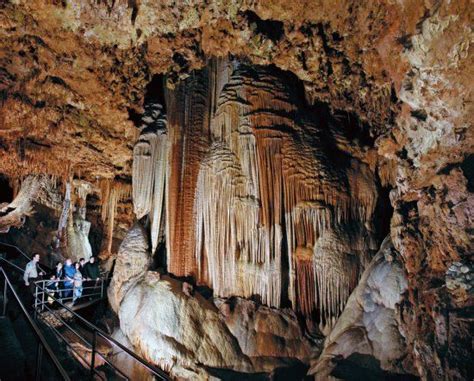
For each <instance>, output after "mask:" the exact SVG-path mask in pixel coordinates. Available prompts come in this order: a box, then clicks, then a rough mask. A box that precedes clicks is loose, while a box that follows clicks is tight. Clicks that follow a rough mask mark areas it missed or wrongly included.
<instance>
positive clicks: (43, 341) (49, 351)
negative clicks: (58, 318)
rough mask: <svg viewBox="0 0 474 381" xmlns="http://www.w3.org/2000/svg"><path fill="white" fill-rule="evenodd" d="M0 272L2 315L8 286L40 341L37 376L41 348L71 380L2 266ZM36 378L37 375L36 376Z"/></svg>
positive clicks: (60, 371)
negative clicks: (2, 279)
mask: <svg viewBox="0 0 474 381" xmlns="http://www.w3.org/2000/svg"><path fill="white" fill-rule="evenodd" d="M0 272H1V273H2V274H3V276H4V278H5V285H4V294H3V298H4V299H3V303H4V307H3V312H4V316H5V312H6V303H7V298H6V296H7V286H8V288H10V291H11V292H12V294H13V296H14V297H15V300H16V302H17V303H18V305H19V306H20V308H21V310H22V312H23V315H25V317H26V319H27V320H28V322H29V323H30V325H31V327H32V328H33V331H34V333H35V335H36V336H37V337H38V339H39V341H40V345H39V346H38V358H37V369H36V374H37V376H38V375H39V373H40V372H41V357H42V353H43V348H44V349H45V350H46V353H47V354H48V357H49V358H50V359H51V361H52V362H53V364H54V366H55V368H56V369H57V370H58V372H59V373H60V374H61V377H62V378H63V379H64V380H71V378H70V377H69V376H68V374H67V373H66V371H65V370H64V368H63V367H62V366H61V363H60V362H59V359H58V358H57V357H56V355H55V354H54V352H53V350H52V349H51V347H50V346H49V344H48V342H47V341H46V339H45V337H44V336H43V334H42V333H41V331H40V329H39V327H38V326H37V324H36V323H35V322H34V320H33V319H32V318H31V316H30V315H29V314H28V311H26V308H25V306H24V305H23V303H22V302H21V300H20V298H19V297H18V294H17V293H16V291H15V289H14V287H13V285H12V284H11V282H10V279H9V278H8V276H7V274H6V272H5V270H4V269H3V267H1V266H0ZM37 379H38V377H37Z"/></svg>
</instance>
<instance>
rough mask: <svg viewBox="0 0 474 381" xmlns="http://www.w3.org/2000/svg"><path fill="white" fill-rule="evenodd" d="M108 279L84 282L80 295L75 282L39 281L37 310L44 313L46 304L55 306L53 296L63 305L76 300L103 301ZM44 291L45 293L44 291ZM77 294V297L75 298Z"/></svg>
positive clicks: (36, 284)
mask: <svg viewBox="0 0 474 381" xmlns="http://www.w3.org/2000/svg"><path fill="white" fill-rule="evenodd" d="M107 281H108V280H107V279H103V278H99V279H96V280H84V281H83V284H84V286H81V287H80V290H81V291H80V295H78V294H77V289H78V288H77V287H74V285H73V284H74V282H73V281H70V280H64V279H49V280H46V279H45V280H38V281H36V282H35V286H36V287H35V303H34V307H35V310H37V311H38V310H40V311H42V310H43V309H44V306H45V304H53V301H54V300H53V296H54V297H55V298H56V299H57V300H58V299H59V301H60V302H61V303H66V302H71V301H75V300H76V299H77V300H78V301H79V300H84V299H89V300H92V299H97V300H99V299H103V298H104V296H105V295H104V293H105V288H106V286H107V284H106V282H107ZM43 290H44V291H43ZM74 293H76V296H74Z"/></svg>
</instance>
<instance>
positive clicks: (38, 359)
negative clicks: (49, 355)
mask: <svg viewBox="0 0 474 381" xmlns="http://www.w3.org/2000/svg"><path fill="white" fill-rule="evenodd" d="M42 362H43V344H41V343H38V351H37V352H36V375H35V381H40V378H41V365H42Z"/></svg>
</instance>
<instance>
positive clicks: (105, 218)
mask: <svg viewBox="0 0 474 381" xmlns="http://www.w3.org/2000/svg"><path fill="white" fill-rule="evenodd" d="M99 188H100V199H101V208H102V209H101V218H102V222H103V223H104V224H105V226H106V231H105V237H106V245H105V251H106V252H107V253H108V254H110V253H111V251H112V242H113V233H114V226H115V214H116V212H117V204H118V202H119V201H121V200H123V199H124V198H126V197H129V196H130V185H129V184H126V183H123V182H119V181H114V180H112V179H101V180H100V182H99Z"/></svg>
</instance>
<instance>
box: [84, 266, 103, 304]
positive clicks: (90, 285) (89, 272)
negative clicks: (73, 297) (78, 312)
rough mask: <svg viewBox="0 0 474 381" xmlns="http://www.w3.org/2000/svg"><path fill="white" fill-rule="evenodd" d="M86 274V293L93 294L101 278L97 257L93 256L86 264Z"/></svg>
mask: <svg viewBox="0 0 474 381" xmlns="http://www.w3.org/2000/svg"><path fill="white" fill-rule="evenodd" d="M84 276H85V278H86V279H87V282H86V288H87V289H86V291H87V292H86V295H89V294H93V293H94V292H95V289H96V288H97V284H98V282H99V278H100V269H99V264H98V263H97V262H96V258H95V257H91V258H90V259H89V262H87V263H86V264H85V266H84Z"/></svg>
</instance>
